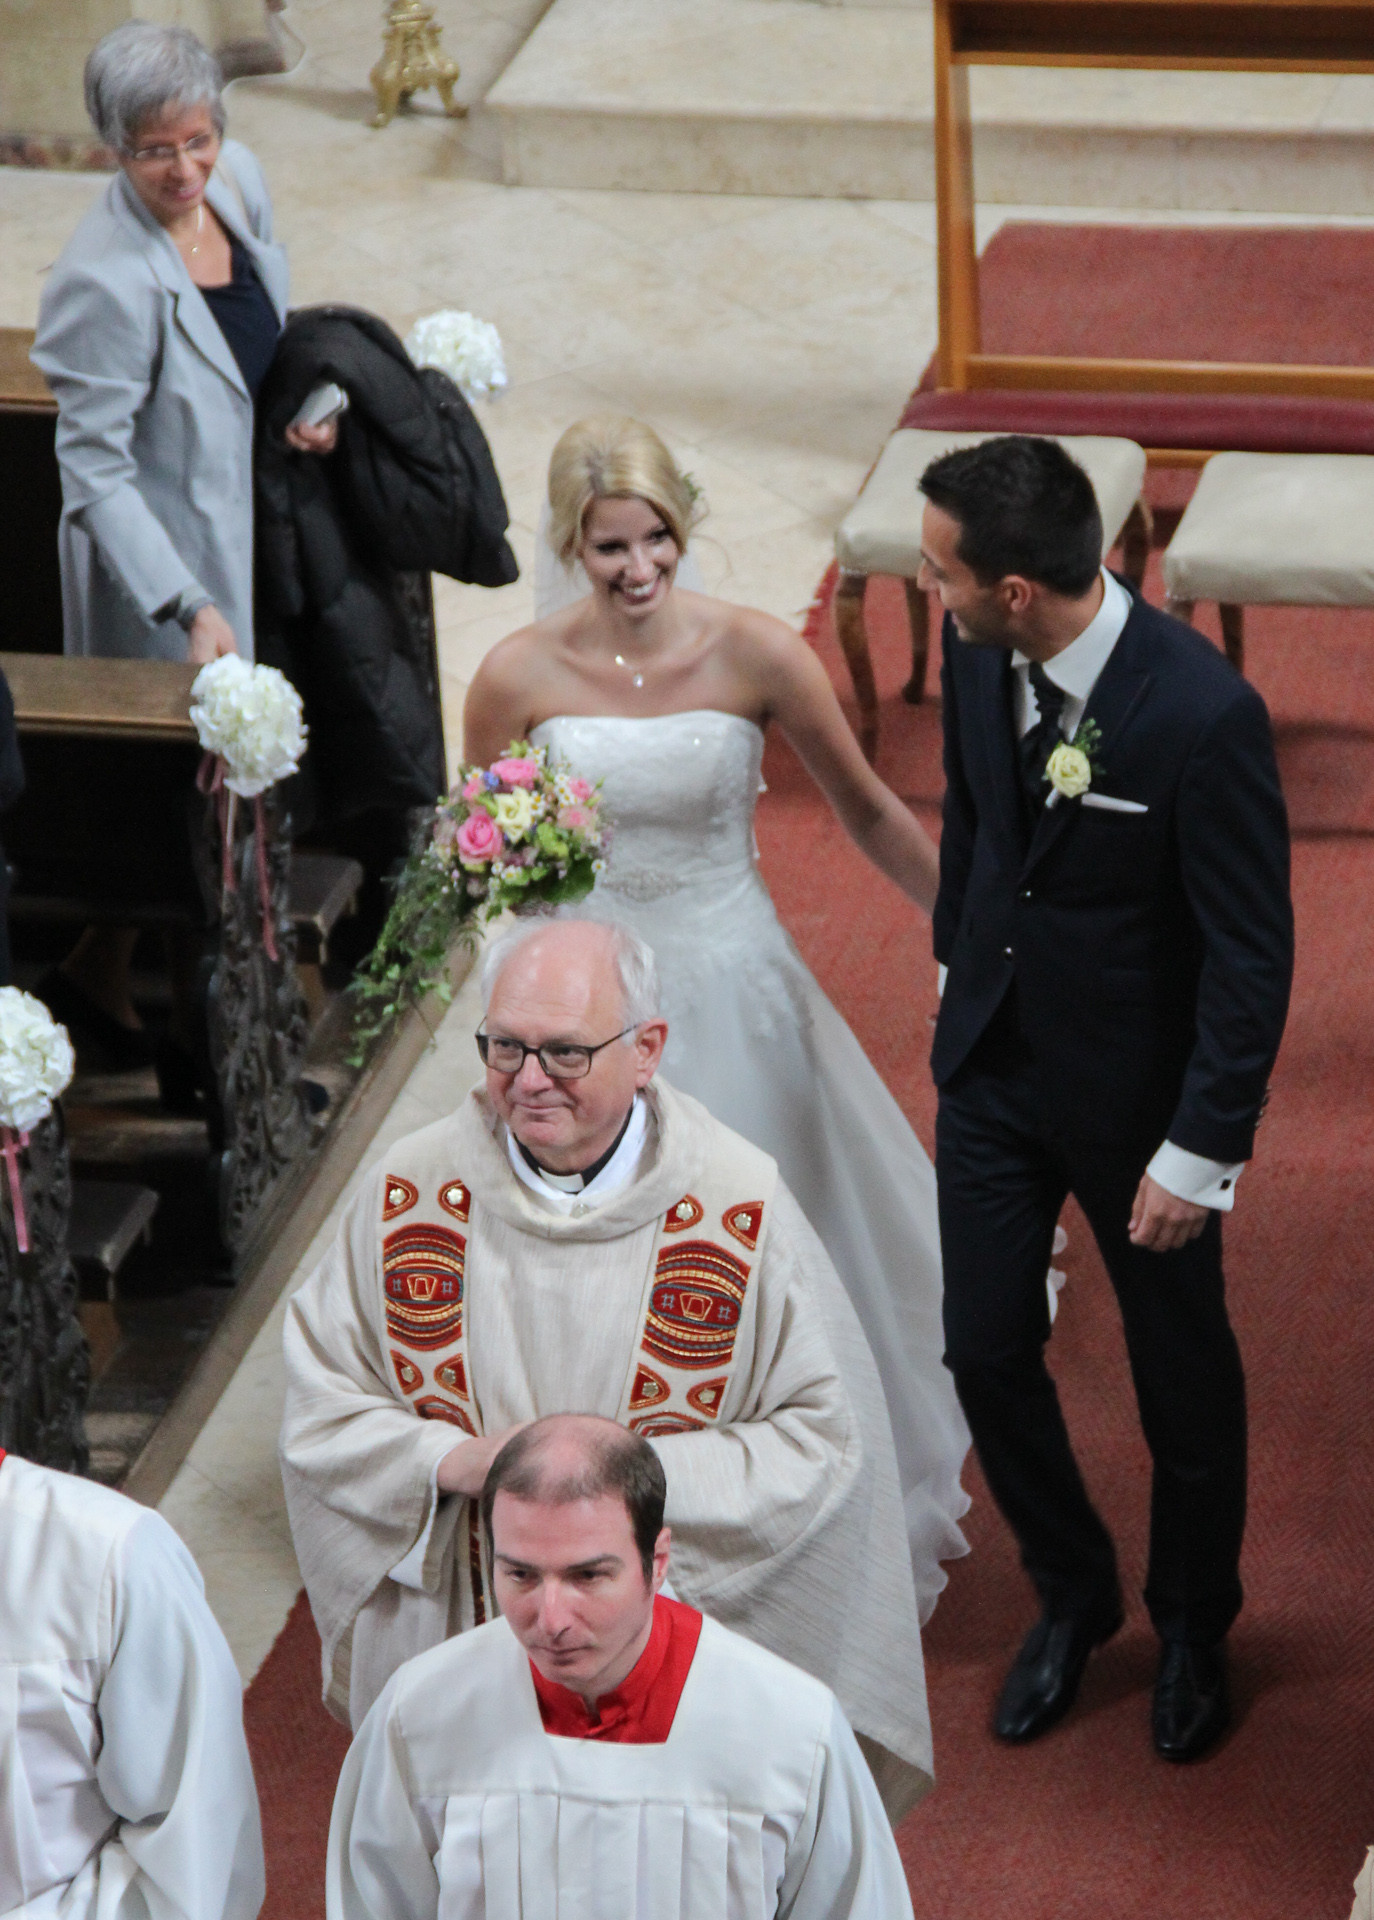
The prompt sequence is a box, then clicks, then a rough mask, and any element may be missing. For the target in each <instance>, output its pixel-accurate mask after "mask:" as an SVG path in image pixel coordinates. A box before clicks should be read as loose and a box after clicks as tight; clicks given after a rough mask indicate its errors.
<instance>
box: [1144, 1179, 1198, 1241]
mask: <svg viewBox="0 0 1374 1920" xmlns="http://www.w3.org/2000/svg"><path fill="white" fill-rule="evenodd" d="M1210 1211H1211V1209H1210V1208H1208V1207H1199V1206H1195V1205H1194V1204H1193V1202H1192V1201H1191V1200H1180V1199H1179V1198H1178V1196H1177V1194H1173V1193H1170V1192H1169V1190H1168V1188H1167V1187H1161V1186H1160V1184H1159V1182H1158V1181H1157V1180H1152V1179H1151V1178H1150V1176H1149V1174H1148V1173H1147V1174H1146V1175H1145V1176H1144V1178H1143V1179H1142V1180H1141V1182H1140V1185H1139V1186H1138V1187H1137V1188H1136V1195H1135V1203H1134V1205H1133V1206H1132V1208H1131V1224H1130V1229H1129V1231H1130V1236H1131V1244H1132V1246H1136V1247H1144V1248H1145V1250H1146V1252H1147V1253H1174V1252H1176V1251H1177V1249H1178V1248H1179V1247H1186V1246H1187V1244H1188V1242H1189V1241H1190V1240H1196V1239H1197V1237H1198V1235H1199V1234H1200V1233H1201V1232H1202V1229H1203V1228H1204V1227H1205V1226H1206V1224H1207V1215H1208V1213H1209V1212H1210Z"/></svg>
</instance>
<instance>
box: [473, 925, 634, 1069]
mask: <svg viewBox="0 0 1374 1920" xmlns="http://www.w3.org/2000/svg"><path fill="white" fill-rule="evenodd" d="M574 918H575V916H573V915H572V914H538V915H536V914H531V915H530V916H529V917H528V918H522V919H519V920H517V921H516V923H515V925H514V926H513V927H511V928H509V929H508V930H507V931H506V932H505V933H503V934H502V935H501V936H500V937H499V939H496V940H493V941H492V943H491V945H490V946H489V947H488V948H487V950H486V952H485V953H484V954H483V956H482V1007H483V1009H484V1010H485V1009H486V1008H487V1007H489V1006H490V1005H491V996H492V992H493V990H494V988H495V986H496V977H497V975H498V974H499V973H500V971H501V969H502V967H504V966H505V964H506V962H507V960H509V959H510V958H511V956H512V954H514V953H516V952H517V951H518V950H519V948H521V947H523V946H524V944H525V942H526V941H527V940H533V939H534V938H535V937H536V936H537V935H539V934H541V933H547V932H548V930H549V928H550V927H551V926H560V925H567V924H569V923H571V922H573V920H574ZM589 924H595V925H599V926H604V927H605V929H606V932H607V933H608V934H609V935H610V939H611V955H612V958H613V959H614V961H615V970H616V975H617V977H618V979H619V981H620V992H621V995H622V998H623V1000H624V1004H625V1024H626V1026H627V1027H631V1028H633V1027H638V1026H641V1025H642V1024H643V1022H644V1021H646V1020H657V1019H658V1017H659V1014H660V1013H661V1012H662V1010H663V995H662V988H661V987H660V985H659V978H658V962H657V960H655V958H654V950H653V948H652V947H651V946H650V945H649V943H648V941H647V940H641V939H640V937H639V935H638V934H637V933H632V932H631V930H630V928H629V927H625V926H622V925H621V924H620V922H619V921H618V920H604V921H597V922H593V923H589ZM633 1040H634V1034H633V1033H632V1032H631V1033H627V1034H626V1036H625V1042H626V1045H627V1046H628V1045H630V1044H631V1043H632V1042H633Z"/></svg>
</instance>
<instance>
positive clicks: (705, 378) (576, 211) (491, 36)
mask: <svg viewBox="0 0 1374 1920" xmlns="http://www.w3.org/2000/svg"><path fill="white" fill-rule="evenodd" d="M540 11H541V0H486V3H485V4H483V5H478V4H476V3H475V0H446V4H445V7H444V10H443V17H444V20H445V34H446V39H447V41H448V42H449V44H450V45H451V46H452V47H453V48H454V50H455V51H456V52H457V53H458V54H459V55H460V57H461V59H462V60H463V63H464V78H463V82H462V84H461V86H460V93H462V94H463V96H464V97H466V98H468V99H471V100H480V97H481V95H482V93H483V91H484V90H485V88H486V86H487V85H488V84H489V83H490V81H491V80H492V79H493V78H494V77H495V75H496V74H497V73H498V72H499V71H500V69H501V67H502V66H503V64H504V63H505V62H506V61H507V60H508V59H509V57H510V55H511V53H512V52H513V50H514V49H515V47H516V46H518V45H519V44H520V42H521V40H522V38H523V36H524V35H525V34H526V33H527V32H528V30H529V28H530V26H531V24H532V22H533V21H534V20H535V19H536V18H537V17H538V15H539V13H540ZM378 12H379V9H378V8H377V6H376V5H375V4H374V3H373V0H293V4H292V6H291V8H290V11H289V14H288V16H287V18H288V21H289V22H290V24H291V26H292V27H293V29H294V31H295V32H296V33H297V34H298V35H299V36H300V38H301V39H302V40H303V41H304V42H305V45H306V48H307V53H306V56H305V58H304V60H303V62H302V64H301V65H300V67H299V68H298V69H297V70H296V71H295V72H293V73H292V74H289V75H286V76H283V77H280V78H276V79H272V80H265V81H254V82H247V83H240V84H239V85H237V86H235V87H234V88H233V89H232V91H231V95H230V120H231V130H232V131H233V132H234V133H235V134H236V135H237V136H239V137H240V138H243V139H245V140H247V141H248V142H249V144H250V145H251V146H252V147H253V148H254V149H255V151H256V152H257V153H258V155H259V157H260V158H261V160H262V161H263V163H264V166H265V168H266V171H267V176H268V179H269V181H270V183H271V186H272V190H273V193H274V196H275V200H276V206H277V213H278V220H279V228H280V233H281V236H282V237H283V238H284V240H285V242H286V244H287V246H288V248H289V250H290V255H291V261H292V268H293V274H294V297H295V299H296V301H297V302H298V303H302V304H305V303H309V302H314V301H319V300H326V299H337V300H346V301H350V302H353V303H355V304H357V305H360V306H364V307H368V308H371V309H372V310H373V311H375V312H378V313H380V314H382V315H383V316H384V317H385V318H387V319H388V320H389V321H390V322H391V323H392V324H393V325H395V326H396V327H397V328H398V329H401V330H404V329H405V328H406V327H407V326H408V325H409V324H410V322H411V321H412V320H413V319H414V318H415V317H416V316H417V315H419V314H421V313H425V312H428V311H431V310H432V309H433V308H435V307H438V306H460V307H467V308H470V309H471V310H472V311H474V312H476V313H478V314H480V315H481V316H482V317H483V318H485V319H488V320H492V321H494V322H495V323H496V325H497V326H498V327H499V328H500V330H501V334H502V337H503V339H504V341H505V345H506V350H507V357H508V362H509V368H510V375H511V386H510V390H509V392H508V393H507V394H506V395H505V396H504V397H503V398H502V399H501V400H500V401H498V402H496V403H494V404H491V405H486V406H483V407H482V408H481V409H480V411H481V417H482V421H483V425H484V426H485V427H486V430H487V432H488V434H489V436H490V438H491V442H492V446H493V449H494V451H495V454H496V458H497V463H498V466H499V468H500V471H501V475H502V478H503V481H504V483H505V486H506V490H507V496H508V499H509V501H510V506H511V511H512V516H513V522H514V534H513V538H514V542H515V545H516V548H517V551H518V552H519V554H520V557H521V560H522V562H524V561H526V560H527V559H528V557H529V553H530V548H531V542H532V538H533V535H532V529H533V527H534V524H535V520H536V516H537V512H538V504H539V498H540V492H541V486H542V480H543V474H544V470H545V465H546V462H547V459H548V455H549V451H550V449H551V447H552V445H553V442H554V440H555V439H556V437H557V435H558V434H559V433H560V432H561V431H562V429H563V428H564V427H565V426H566V425H568V423H569V422H570V421H572V420H573V419H575V418H577V417H578V416H579V415H580V414H583V413H586V412H590V411H598V410H605V409H607V408H614V409H632V410H634V411H636V412H638V413H641V414H643V415H644V416H646V417H647V418H649V419H651V420H653V421H654V422H655V423H656V424H657V425H658V426H659V427H660V428H661V429H662V430H663V431H664V432H665V433H666V434H667V435H668V436H669V438H670V440H671V441H672V443H673V445H674V447H675V449H676V451H677V453H678V456H679V458H680V459H681V460H682V462H683V464H684V466H686V467H687V468H688V469H689V470H690V471H691V472H692V473H693V474H694V475H695V477H696V479H697V481H698V482H699V484H700V485H701V486H702V487H703V489H704V491H705V494H706V497H707V501H708V503H709V506H710V510H711V511H710V518H709V519H708V521H707V522H706V525H705V527H704V529H703V533H702V537H701V557H702V561H703V566H704V570H705V572H706V576H707V579H708V582H709V583H710V584H711V585H712V586H713V587H715V588H716V589H717V590H719V591H720V592H722V593H724V594H726V595H728V596H729V597H731V598H735V599H738V600H741V601H746V602H749V603H752V604H755V605H759V606H763V607H766V608H769V609H770V610H772V611H773V612H775V613H777V614H779V615H781V616H783V617H784V618H791V619H796V618H797V617H798V616H799V615H800V614H801V612H802V611H803V609H804V608H805V607H806V605H807V603H808V600H809V598H810V595H811V593H812V590H813V589H814V587H815V585H816V582H817V581H818V580H819V578H820V575H821V573H822V571H823V569H824V567H825V565H826V563H827V561H828V559H829V557H830V551H831V536H832V533H833V529H834V527H835V525H836V523H837V521H838V520H839V518H840V517H841V515H842V513H843V512H844V510H845V509H846V507H847V506H848V505H849V503H850V502H851V501H852V499H853V497H854V495H855V493H856V492H857V490H858V487H859V485H860V484H861V482H862V479H863V476H864V474H865V472H866V470H867V468H868V466H869V464H870V462H871V461H872V460H873V458H874V457H875V456H876V454H877V452H878V450H879V448H880V447H881V445H882V442H883V438H884V435H885V433H886V431H887V429H888V428H889V427H890V425H891V424H892V421H893V420H894V418H895V417H896V414H897V412H898V410H899V408H900V406H901V403H902V400H903V399H904V397H905V395H906V393H907V391H908V390H909V388H910V387H911V385H912V384H913V382H914V380H915V377H916V375H917V374H918V372H919V371H920V368H921V366H922V364H923V363H924V360H925V358H926V356H927V354H928V353H929V351H930V348H931V345H932V343H933V339H934V332H935V309H934V288H935V269H934V248H933V237H934V231H933V216H932V210H931V208H930V207H929V206H926V205H922V204H919V203H911V202H892V203H883V202H863V203H860V202H839V201H820V200H806V201H799V200H779V199H751V198H745V197H736V196H730V197H719V198H716V197H710V196H693V195H681V196H678V195H664V194H655V193H613V192H592V191H576V192H574V191H567V192H558V191H553V190H551V189H521V188H507V187H503V186H500V185H498V184H496V182H495V164H494V159H493V151H494V150H493V145H492V131H493V130H492V128H491V126H490V124H488V123H486V122H484V120H483V117H482V115H481V113H480V111H479V112H478V113H476V114H474V116H473V117H472V118H471V119H470V120H467V121H456V122H455V121H448V120H445V119H444V118H443V117H442V115H441V114H440V113H439V112H438V111H437V106H436V110H434V111H430V110H422V111H417V112H415V113H413V114H411V115H408V116H406V117H405V118H403V119H401V120H398V121H397V122H395V123H394V124H393V125H392V126H391V127H389V128H388V129H386V130H385V131H384V132H380V133H377V132H373V131H372V130H371V129H370V128H368V126H367V125H366V120H367V116H368V112H369V106H370V96H369V95H368V92H367V88H366V73H367V69H368V67H369V65H370V64H371V61H372V59H373V58H374V57H375V51H376V44H377V40H376V32H377V16H378ZM102 185H103V182H102V181H101V180H100V179H98V178H95V177H92V176H68V177H62V176H55V175H44V174H32V173H30V174H26V173H21V172H17V171H15V170H13V169H0V261H3V268H4V270H3V272H0V324H32V321H33V318H34V315H35V312H36V308H37V302H38V295H39V290H40V287H41V284H42V273H43V270H44V268H45V267H46V266H47V265H48V264H49V263H50V262H51V261H52V259H53V258H54V257H55V255H56V254H57V252H58V251H59V250H60V248H61V246H62V244H63V243H64V241H65V240H66V238H67V236H68V234H69V233H70V231H71V230H72V228H73V226H74V225H75V223H76V221H77V220H78V219H79V217H80V214H81V212H82V210H83V208H84V207H85V206H86V205H87V204H88V202H89V200H90V198H91V196H92V195H93V194H94V193H96V192H98V191H100V190H101V187H102ZM1026 211H1030V210H1027V209H1015V208H1005V207H1003V208H997V209H993V210H990V214H989V224H988V230H989V231H990V230H991V227H992V226H993V225H995V224H997V223H998V222H1000V220H1002V219H1005V218H1008V217H1016V216H1017V214H1018V213H1025V212H1026ZM1040 211H1044V210H1040ZM1051 211H1052V212H1053V210H1051ZM1056 217H1074V216H1072V215H1063V214H1062V210H1061V215H1060V216H1056ZM1080 217H1081V216H1080ZM1097 217H1101V216H1100V215H1099V216H1097ZM1119 217H1121V218H1124V219H1133V218H1150V219H1155V220H1157V219H1159V218H1160V217H1161V216H1160V215H1159V214H1158V213H1153V214H1149V215H1139V214H1132V213H1130V212H1125V213H1123V214H1121V215H1120V216H1119ZM1189 217H1192V218H1196V216H1195V215H1193V216H1189ZM437 584H438V604H439V612H440V622H441V649H442V663H443V673H444V700H445V712H446V721H447V730H448V737H449V741H450V746H451V750H452V751H453V752H454V753H456V752H457V749H458V744H459V729H460V719H461V703H462V696H463V691H464V689H465V687H466V684H467V681H468V679H469V678H470V676H471V673H472V671H473V669H474V667H475V665H476V663H477V662H478V661H479V660H480V658H481V657H482V654H483V653H484V651H485V650H486V648H487V647H489V646H490V645H491V644H492V643H493V642H494V641H495V640H496V639H498V638H499V637H500V636H501V635H502V634H504V633H506V632H508V631H509V630H510V629H511V628H512V627H514V626H516V625H518V624H519V623H521V622H522V621H523V620H525V619H526V618H527V617H528V616H529V614H530V610H531V600H530V590H529V587H528V585H527V584H526V582H525V581H524V580H521V581H519V582H517V583H516V584H515V585H513V586H510V587H507V588H504V589H502V590H501V591H499V592H495V593H491V592H484V591H483V590H481V589H478V588H471V587H463V586H458V585H456V584H454V583H451V582H439V583H437ZM476 1018H477V1014H476V1007H475V1004H474V997H473V995H472V993H471V991H468V992H466V993H465V994H464V995H463V996H460V999H459V1001H458V1002H457V1003H455V1005H454V1007H453V1008H452V1009H451V1010H450V1013H449V1015H448V1018H447V1019H446V1021H445V1022H444V1025H443V1027H442V1029H441V1032H440V1035H439V1041H438V1045H437V1046H436V1048H435V1049H434V1050H433V1051H431V1052H430V1053H429V1054H428V1055H427V1056H426V1057H425V1059H424V1060H423V1061H422V1062H421V1064H420V1066H419V1067H418V1068H417V1069H416V1072H415V1074H414V1076H413V1077H412V1079H411V1081H410V1083H409V1084H408V1086H407V1087H406V1089H405V1090H404V1092H403V1093H402V1094H401V1095H400V1097H399V1098H398V1100H397V1102H396V1104H395V1106H394V1108H393V1110H392V1112H391V1114H390V1115H389V1117H388V1119H387V1122H386V1124H385V1126H384V1128H383V1129H382V1131H381V1133H380V1134H379V1136H378V1139H377V1141H376V1142H374V1145H373V1149H372V1151H371V1152H370V1153H369V1155H368V1156H367V1159H368V1161H369V1163H370V1162H371V1161H372V1160H373V1159H374V1158H375V1156H376V1154H377V1153H379V1152H380V1151H381V1150H382V1148H383V1147H384V1145H385V1144H386V1142H387V1141H389V1140H391V1139H394V1138H395V1137H396V1136H397V1135H398V1134H400V1133H403V1132H406V1131H409V1130H411V1129H412V1128H414V1127H417V1126H420V1125H422V1124H424V1123H425V1122H426V1121H427V1120H429V1119H430V1118H433V1117H434V1116H436V1115H437V1114H439V1113H441V1112H443V1111H444V1110H446V1109H447V1108H448V1107H450V1106H452V1105H453V1104H456V1102H457V1100H458V1099H459V1098H460V1097H461V1095H462V1093H463V1091H464V1090H465V1089H466V1087H467V1086H468V1085H469V1084H470V1082H471V1078H472V1072H473V1067H474V1065H475V1062H474V1060H473V1056H472V1051H471V1048H472V1043H471V1038H470V1036H471V1033H472V1030H473V1028H474V1027H475V1025H476ZM334 1224H335V1221H334V1219H331V1221H330V1222H328V1223H327V1224H326V1226H325V1228H324V1229H322V1231H321V1234H320V1236H319V1238H318V1240H317V1242H316V1245H315V1247H314V1248H312V1250H311V1252H310V1254H309V1255H308V1256H307V1259H306V1261H305V1262H304V1263H303V1265H302V1273H304V1271H307V1270H308V1269H309V1266H310V1265H311V1264H313V1262H314V1260H315V1259H316V1258H318V1255H319V1253H320V1251H321V1250H322V1249H323V1246H324V1245H325V1244H326V1243H327V1239H328V1237H329V1236H330V1234H332V1232H333V1230H334ZM280 1321H281V1313H280V1309H279V1310H278V1312H277V1313H276V1314H275V1315H274V1316H273V1317H272V1318H271V1319H270V1320H269V1321H268V1323H267V1325H266V1326H265V1327H264V1328H263V1330H262V1333H261V1335H260V1336H259V1338H258V1340H257V1341H256V1342H255V1344H254V1346H253V1349H252V1351H251V1352H250V1353H249V1355H248V1357H247V1358H246V1360H245V1361H244V1363H243V1365H242V1367H241V1368H240V1370H239V1372H238V1374H237V1376H236V1378H235V1379H234V1381H233V1382H232V1384H231V1386H230V1387H229V1389H228V1390H227V1392H226V1394H225V1396H224V1398H223V1399H222V1401H221V1403H220V1405H219V1407H218V1408H217V1409H216V1411H215V1413H214V1415H213V1416H212V1417H211V1419H210V1421H209V1423H208V1424H207V1426H206V1427H205V1429H204V1431H203V1432H202V1434H201V1436H200V1438H199V1440H198V1441H197V1443H196V1445H195V1447H194V1449H193V1451H192V1453H191V1456H190V1458H189V1459H188V1461H187V1463H186V1465H185V1467H184V1468H183V1470H182V1472H181V1474H180V1475H179V1477H178V1479H177V1480H176V1482H175V1483H174V1485H173V1486H172V1488H171V1489H170V1491H169V1492H168V1494H167V1496H166V1499H165V1500H164V1502H163V1510H164V1512H166V1513H167V1515H168V1516H169V1517H170V1518H171V1519H172V1521H173V1523H174V1524H175V1525H176V1526H177V1527H178V1528H179V1529H180V1530H181V1531H182V1532H183V1533H184V1535H185V1536H186V1538H187V1539H188V1541H189V1542H190V1544H191V1546H192V1549H193V1551H194V1552H195V1553H196V1555H197V1558H198V1560H199V1562H200V1564H201V1567H202V1569H203V1571H204V1573H205V1575H206V1579H207V1584H208V1587H209V1591H210V1594H211V1597H212V1601H213V1603H214V1605H215V1608H216V1611H217V1613H218V1614H219V1617H220V1619H221V1621H222V1623H223V1624H224V1626H225V1629H226V1631H227V1632H228V1634H229V1636H230V1639H231V1642H232V1644H233V1647H234V1651H235V1654H236V1657H237V1658H238V1660H239V1662H240V1666H241V1669H242V1672H243V1674H244V1677H245V1680H246V1679H248V1678H249V1677H251V1675H252V1673H253V1672H254V1671H256V1669H257V1666H258V1665H259V1664H260V1662H261V1660H262V1658H263V1656H264V1655H265V1653H266V1651H267V1649H268V1648H269V1647H270V1645H271V1642H272V1639H273V1637H274V1635H275V1634H276V1632H277V1631H278V1629H279V1627H280V1625H281V1623H282V1620H283V1619H284V1617H285V1614H286V1611H287V1609H288V1607H289V1605H290V1602H291V1600H292V1598H293V1596H294V1594H295V1593H296V1592H297V1590H298V1586H299V1576H298V1574H297V1571H296V1566H295V1561H294V1558H293V1556H292V1553H291V1548H290V1541H289V1537H288V1534H287V1531H286V1526H285V1516H284V1510H283V1506H282V1499H281V1492H280V1483H279V1480H278V1478H277V1472H276V1461H275V1433H276V1426H277V1418H278V1413H279V1408H280V1401H281V1391H282V1383H281V1368H280V1363H279V1359H278V1353H279V1340H280Z"/></svg>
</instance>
